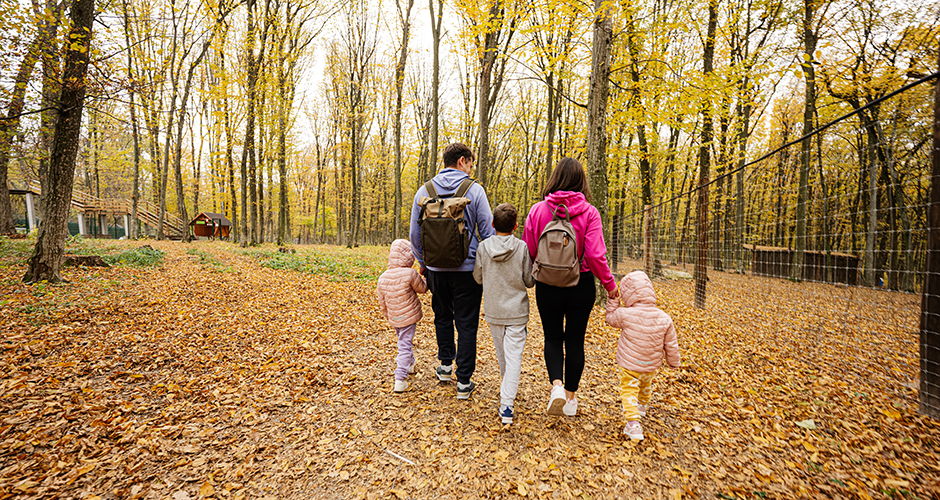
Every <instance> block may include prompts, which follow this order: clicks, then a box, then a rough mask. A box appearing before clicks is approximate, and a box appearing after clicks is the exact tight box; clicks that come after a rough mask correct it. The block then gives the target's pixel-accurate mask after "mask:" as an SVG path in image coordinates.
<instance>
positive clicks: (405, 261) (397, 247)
mask: <svg viewBox="0 0 940 500" xmlns="http://www.w3.org/2000/svg"><path fill="white" fill-rule="evenodd" d="M414 263H415V256H414V254H413V253H411V243H409V242H408V240H402V239H398V240H395V241H393V242H392V248H391V249H390V250H389V251H388V268H389V269H392V268H396V267H411V266H412V265H414Z"/></svg>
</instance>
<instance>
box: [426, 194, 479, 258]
mask: <svg viewBox="0 0 940 500" xmlns="http://www.w3.org/2000/svg"><path fill="white" fill-rule="evenodd" d="M474 182H475V181H474V180H473V179H470V178H467V179H464V180H463V182H461V183H460V186H459V187H458V188H457V192H456V193H454V194H453V196H440V195H438V194H437V190H436V189H434V183H433V182H431V181H428V182H426V183H425V184H424V187H425V189H426V190H427V192H428V196H422V197H421V198H420V199H418V205H420V206H421V213H420V214H419V215H418V226H419V227H420V228H421V229H420V231H421V248H422V250H423V252H424V265H426V266H431V267H442V268H453V267H460V265H461V264H463V262H464V261H465V260H467V257H468V256H469V255H470V231H468V230H467V225H466V221H465V219H464V216H463V211H464V208H465V207H466V206H467V205H469V204H470V198H467V197H466V194H467V191H469V190H470V186H471V185H472V184H473V183H474Z"/></svg>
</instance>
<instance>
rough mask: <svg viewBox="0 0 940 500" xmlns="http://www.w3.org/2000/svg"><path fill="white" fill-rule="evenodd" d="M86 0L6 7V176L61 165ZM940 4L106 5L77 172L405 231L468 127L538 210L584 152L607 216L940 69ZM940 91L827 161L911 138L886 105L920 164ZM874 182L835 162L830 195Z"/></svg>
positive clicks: (267, 224) (502, 195) (481, 154)
mask: <svg viewBox="0 0 940 500" xmlns="http://www.w3.org/2000/svg"><path fill="white" fill-rule="evenodd" d="M68 7H69V5H67V2H66V1H65V0H61V1H59V2H58V3H57V2H56V1H54V0H47V1H46V2H45V3H42V2H39V1H36V2H33V3H32V4H26V3H23V2H17V1H15V0H3V4H2V7H0V8H2V11H3V13H4V15H3V16H0V17H2V21H0V23H2V26H0V34H2V35H0V36H2V43H0V81H2V82H3V85H2V87H0V88H2V94H0V103H3V104H4V105H7V104H9V107H8V109H7V111H8V113H7V117H8V118H7V119H6V120H4V121H3V124H4V130H3V131H2V132H3V133H2V134H0V173H2V174H4V175H3V176H0V177H8V179H9V180H10V181H11V182H12V183H13V184H14V185H24V184H26V183H28V182H29V181H35V180H41V179H42V178H43V175H44V169H45V165H46V164H47V163H48V151H49V147H50V144H51V141H52V137H51V136H52V131H53V127H54V123H55V113H54V110H53V109H52V108H53V107H54V106H53V103H54V101H55V100H56V96H57V92H58V89H59V84H60V80H61V70H62V64H63V61H62V54H63V52H62V50H61V49H63V48H66V47H68V43H69V41H68V40H66V39H65V38H66V37H68V36H69V27H68V20H67V18H66V16H65V13H66V11H67V8H68ZM938 13H940V4H938V3H937V2H936V1H926V2H900V3H898V2H888V1H868V0H864V1H863V0H846V1H837V2H814V1H812V0H806V1H804V2H797V1H783V0H756V1H755V0H747V1H719V0H713V1H711V2H682V1H666V0H654V1H649V2H646V1H641V2H632V3H630V2H619V3H618V2H604V3H601V2H597V3H595V4H594V5H591V4H588V3H584V2H577V1H567V0H561V1H556V0H553V1H550V2H534V3H533V2H522V1H514V0H498V1H494V2H477V1H466V0H458V1H454V2H447V3H445V2H443V0H438V1H433V0H432V1H430V2H429V3H428V4H427V5H424V4H420V3H419V4H415V2H414V1H413V0H411V1H408V2H406V1H404V0H402V1H399V2H397V3H396V2H389V1H385V2H382V1H377V0H372V1H361V0H357V1H353V2H342V3H325V2H324V3H321V2H316V1H286V0H260V1H259V0H247V1H238V2H226V1H222V2H216V1H191V0H187V1H171V2H166V1H164V2H151V1H137V0H121V1H107V2H97V3H95V24H94V33H93V42H92V43H91V53H90V59H91V65H90V69H89V73H88V80H87V82H88V88H87V95H86V109H85V113H84V117H83V122H82V126H81V138H80V144H79V148H80V149H79V154H78V161H77V165H76V169H75V189H79V190H83V191H85V192H88V193H90V194H93V195H96V196H98V197H100V198H119V199H132V200H135V201H137V200H151V201H153V202H154V203H155V204H157V205H159V206H160V207H161V208H162V209H164V210H168V211H169V212H171V213H174V214H176V215H179V216H181V217H182V218H183V219H184V220H188V218H191V217H192V216H193V215H195V214H197V213H198V212H200V211H211V212H218V213H222V214H224V215H226V216H228V217H229V218H230V219H231V220H232V221H233V222H234V223H235V226H236V227H237V228H239V230H237V231H235V239H236V240H240V241H241V242H243V243H258V242H262V241H274V240H278V241H297V242H329V243H338V244H347V245H356V244H359V243H364V242H373V243H377V242H387V241H389V240H390V239H392V238H394V237H396V236H401V235H403V234H404V233H405V231H406V229H405V228H406V227H407V217H408V214H409V206H410V201H411V197H412V194H413V193H414V191H415V189H416V188H417V186H419V185H420V184H421V183H423V182H424V180H426V179H427V178H428V177H429V176H430V175H432V174H433V173H434V172H435V171H436V170H437V169H438V168H440V164H439V151H440V149H441V148H442V147H443V145H445V144H447V143H449V142H452V141H462V142H466V143H467V144H469V145H471V147H472V148H473V149H474V150H475V151H476V152H477V156H478V159H477V170H476V174H475V175H476V177H477V178H478V179H479V181H480V183H481V184H483V185H484V186H485V187H486V188H487V191H488V193H489V197H490V199H491V202H492V203H494V204H496V203H501V202H512V203H514V204H516V205H517V206H518V207H528V206H530V205H531V204H532V203H533V202H535V201H537V200H538V199H539V191H540V189H541V186H542V184H543V182H544V180H545V179H546V178H547V176H548V174H549V173H550V169H551V166H553V165H554V163H555V162H556V161H557V160H558V159H559V158H560V157H562V156H574V157H577V158H581V159H582V160H585V164H586V168H588V170H589V173H590V175H591V183H592V188H593V190H594V202H595V204H596V205H597V206H598V208H599V209H600V210H601V212H602V214H603V216H604V217H605V218H607V219H608V220H609V217H610V215H611V214H621V215H622V214H623V213H625V212H630V211H631V210H632V211H636V210H637V209H639V208H641V207H642V206H643V205H646V204H650V203H653V202H657V201H662V200H667V199H670V198H672V197H674V196H675V195H677V194H679V193H682V192H685V191H686V190H688V189H689V188H690V187H693V186H694V185H695V183H696V182H699V183H701V182H702V181H703V180H707V179H708V178H709V176H710V175H714V176H720V175H721V174H722V173H723V172H726V171H728V170H729V169H731V168H732V167H736V166H739V165H741V164H743V162H745V161H747V160H748V159H751V158H754V157H755V156H757V155H759V154H761V153H764V152H766V151H768V150H770V149H772V148H773V147H775V146H777V145H780V144H782V143H785V142H787V141H789V140H792V139H794V138H797V137H799V136H800V135H802V134H803V133H804V132H807V131H809V130H811V129H812V128H814V126H816V125H818V124H821V123H826V122H828V121H829V120H831V119H832V118H833V117H835V116H839V115H841V114H844V113H845V112H847V111H849V110H852V109H858V108H860V107H862V106H864V105H865V104H867V103H870V102H872V101H875V100H876V99H878V98H879V97H882V96H884V95H885V94H886V93H888V92H890V91H892V90H894V89H896V88H898V87H900V86H902V85H904V84H905V83H908V82H910V81H913V80H915V79H917V78H920V77H923V76H925V75H929V74H931V73H932V72H933V71H934V70H935V69H936V61H937V60H938V57H937V49H938V44H937V35H938V24H940V22H938ZM598 34H600V35H601V36H598ZM602 56H604V57H602ZM605 57H606V59H605ZM605 60H606V67H605V66H604V62H605ZM592 78H594V79H596V81H597V83H598V85H594V84H593V83H592V82H593V81H594V80H592ZM604 82H608V83H609V88H604V89H600V90H601V91H603V92H600V93H598V92H599V90H598V88H597V87H600V86H605V87H606V84H605V85H599V84H600V83H604ZM927 87H928V86H926V85H923V86H921V87H920V88H917V89H914V90H912V91H911V92H908V93H907V95H905V98H904V99H901V100H898V101H897V104H896V105H895V104H893V105H892V109H890V110H888V111H885V112H883V113H881V115H879V113H880V111H879V109H880V108H878V107H876V108H873V109H870V110H866V112H864V113H861V114H860V115H859V117H858V118H856V119H854V120H853V121H851V122H849V123H846V126H845V127H844V128H843V129H842V130H841V131H840V132H839V133H838V134H836V137H835V138H833V139H830V138H827V142H826V144H825V145H823V144H822V143H820V144H819V148H820V149H821V148H826V150H827V153H828V157H834V158H842V160H840V161H838V162H827V163H826V165H827V166H826V169H827V174H828V171H829V170H833V169H836V170H838V169H841V170H842V171H855V170H857V171H861V172H864V171H865V170H866V168H867V166H868V163H869V157H870V156H879V155H880V156H884V155H885V154H887V155H890V154H891V153H892V151H888V150H887V148H886V147H885V146H884V145H885V144H887V143H888V138H887V135H888V134H890V128H889V127H887V126H886V124H885V123H882V121H883V120H884V119H885V115H887V114H888V113H890V114H891V116H894V117H901V121H902V125H901V126H902V130H905V131H912V130H913V131H912V133H911V134H910V135H911V137H913V139H911V141H912V142H911V143H910V144H907V143H905V145H906V146H907V147H908V149H909V150H910V151H912V152H911V156H913V157H916V156H917V154H918V150H920V154H921V156H922V157H923V158H922V160H923V161H920V162H918V161H914V162H908V163H905V164H904V165H906V167H907V168H910V169H914V170H916V169H918V168H922V165H923V164H924V163H925V162H926V154H925V153H924V152H923V151H925V150H926V149H927V148H923V145H924V144H923V143H921V144H917V142H918V141H919V138H920V135H918V134H917V133H915V132H916V130H914V129H917V127H921V128H924V129H925V130H927V129H929V118H928V116H929V115H928V114H929V111H930V106H929V102H930V99H929V98H928V95H929V91H930V89H928V88H927ZM592 92H594V94H593V95H594V97H592ZM18 99H21V101H18ZM17 103H19V106H16V105H15V104H17ZM895 127H896V128H897V122H895ZM592 130H593V131H595V132H596V133H595V132H592ZM592 134H593V136H592ZM924 137H926V135H924ZM840 139H841V140H840ZM872 145H878V147H879V148H881V149H879V150H878V151H877V152H876V153H872V154H868V153H867V151H868V148H869V146H872ZM703 146H704V147H703ZM703 154H704V155H705V156H703ZM791 157H792V159H793V160H792V161H788V162H787V166H786V172H782V173H781V175H778V179H777V180H776V181H775V182H777V184H771V183H766V184H764V186H766V187H764V188H760V189H762V190H770V189H775V190H777V191H780V190H782V189H783V188H784V187H785V185H786V186H798V187H800V189H794V190H792V191H791V192H792V193H794V194H793V195H792V197H793V200H790V201H784V202H783V205H784V206H785V207H786V210H789V211H790V212H794V211H795V210H798V209H799V208H800V207H803V209H804V212H803V213H802V214H794V216H799V215H802V217H801V218H803V219H806V218H808V217H810V216H811V215H808V214H807V213H806V212H805V201H804V202H799V201H797V199H796V198H797V197H799V199H800V200H806V199H807V196H808V194H807V192H806V190H805V189H802V186H803V185H804V184H805V180H803V177H802V176H804V175H809V176H810V178H813V177H815V175H810V174H811V173H812V172H811V163H810V162H811V160H810V159H809V157H810V155H807V154H803V155H802V156H800V155H798V154H797V153H795V152H794V154H792V155H791ZM804 157H805V158H804ZM797 158H800V159H799V161H796V159H797ZM852 163H855V164H856V167H854V168H853V167H852V166H851V164H852ZM881 163H882V164H885V163H888V162H886V161H882V162H881ZM899 164H900V163H899ZM820 168H823V167H822V166H820ZM899 168H900V167H899ZM905 174H906V173H905V172H901V173H900V175H901V176H902V177H903V176H904V175H905ZM0 180H5V179H0ZM864 181H865V180H864V178H863V176H862V175H859V176H857V179H856V178H853V177H848V176H846V177H845V178H844V179H842V178H836V180H835V181H834V182H832V186H833V187H832V188H831V189H832V192H833V195H834V196H835V195H838V193H839V192H843V191H844V192H846V193H849V192H853V191H856V190H860V189H861V187H862V186H863V185H864V184H863V183H864ZM878 182H880V183H887V181H884V180H882V179H879V181H878ZM0 184H5V182H4V183H0ZM3 187H5V186H0V189H3ZM737 189H738V191H737V196H738V197H739V198H742V199H743V195H742V193H743V187H739V188H737ZM727 192H729V193H730V192H731V188H730V187H729V188H728V191H727ZM2 198H3V197H2V196H0V205H3V203H2V201H3V200H2ZM758 202H759V197H754V196H751V197H749V198H748V201H747V203H753V204H756V203H758ZM521 210H522V211H523V212H524V211H525V208H522V209H521ZM810 210H813V208H812V207H810ZM17 211H18V213H19V212H23V209H22V208H21V207H18V208H17ZM3 215H5V214H4V212H3V207H2V206H0V219H3V220H7V218H6V217H3ZM798 218H799V217H798ZM145 230H147V231H150V232H151V233H156V234H155V235H156V236H158V237H163V236H164V235H163V234H161V233H162V231H161V230H160V229H157V228H141V229H138V230H136V231H135V233H137V234H140V233H141V232H143V231H145ZM783 230H784V231H791V232H792V231H793V230H792V229H783ZM797 230H798V229H797ZM804 231H805V229H804ZM864 231H865V229H864V228H858V227H854V226H853V227H852V228H850V229H846V233H847V234H856V233H860V232H864ZM7 232H8V231H7ZM791 238H792V236H791ZM778 239H779V240H780V241H784V240H785V237H783V236H780V237H779V238H778ZM796 240H797V242H799V241H802V239H801V238H799V237H797V238H796ZM798 244H799V243H798ZM859 251H860V250H859ZM869 253H871V252H869Z"/></svg>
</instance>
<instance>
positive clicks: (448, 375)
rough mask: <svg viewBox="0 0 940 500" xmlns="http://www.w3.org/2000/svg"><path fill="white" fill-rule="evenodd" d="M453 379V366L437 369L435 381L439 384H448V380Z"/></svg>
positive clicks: (442, 366)
mask: <svg viewBox="0 0 940 500" xmlns="http://www.w3.org/2000/svg"><path fill="white" fill-rule="evenodd" d="M453 377H454V365H450V366H444V365H441V366H438V367H437V379H438V380H440V381H441V382H450V379H452V378H453Z"/></svg>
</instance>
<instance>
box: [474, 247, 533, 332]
mask: <svg viewBox="0 0 940 500" xmlns="http://www.w3.org/2000/svg"><path fill="white" fill-rule="evenodd" d="M473 279H475V280H477V283H481V284H483V312H484V314H486V321H487V322H489V323H491V324H494V325H524V324H526V323H528V321H529V295H528V293H527V292H526V288H532V287H533V286H535V279H534V278H533V277H532V263H531V262H530V261H529V249H528V247H526V244H525V242H523V241H522V240H520V239H519V238H516V237H515V236H513V235H511V234H510V235H507V236H499V235H496V236H490V237H489V238H487V239H485V240H483V242H482V243H480V248H478V249H477V259H476V263H475V264H474V267H473Z"/></svg>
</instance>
